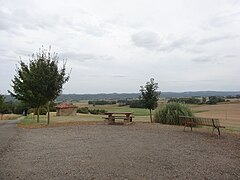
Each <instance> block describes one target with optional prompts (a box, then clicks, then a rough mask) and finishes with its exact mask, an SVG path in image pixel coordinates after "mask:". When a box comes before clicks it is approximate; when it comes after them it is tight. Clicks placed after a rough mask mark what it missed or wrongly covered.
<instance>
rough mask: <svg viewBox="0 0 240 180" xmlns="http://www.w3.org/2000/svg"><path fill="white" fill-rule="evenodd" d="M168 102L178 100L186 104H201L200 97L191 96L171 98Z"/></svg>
mask: <svg viewBox="0 0 240 180" xmlns="http://www.w3.org/2000/svg"><path fill="white" fill-rule="evenodd" d="M168 102H178V103H186V104H200V103H201V101H200V99H197V98H195V97H191V98H171V99H170V100H168Z"/></svg>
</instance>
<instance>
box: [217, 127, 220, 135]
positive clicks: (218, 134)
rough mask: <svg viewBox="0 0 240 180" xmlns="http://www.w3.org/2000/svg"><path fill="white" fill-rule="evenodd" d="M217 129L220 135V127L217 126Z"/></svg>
mask: <svg viewBox="0 0 240 180" xmlns="http://www.w3.org/2000/svg"><path fill="white" fill-rule="evenodd" d="M217 130H218V136H220V129H219V128H217Z"/></svg>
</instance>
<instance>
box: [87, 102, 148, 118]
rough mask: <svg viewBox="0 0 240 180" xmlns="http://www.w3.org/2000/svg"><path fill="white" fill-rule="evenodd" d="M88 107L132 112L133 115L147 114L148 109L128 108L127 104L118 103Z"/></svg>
mask: <svg viewBox="0 0 240 180" xmlns="http://www.w3.org/2000/svg"><path fill="white" fill-rule="evenodd" d="M89 108H90V109H104V110H106V111H109V112H110V111H114V112H133V114H134V116H149V110H148V109H143V108H130V107H129V106H118V105H96V106H95V107H93V106H91V107H89Z"/></svg>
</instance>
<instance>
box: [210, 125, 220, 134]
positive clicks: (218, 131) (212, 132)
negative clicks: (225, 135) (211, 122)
mask: <svg viewBox="0 0 240 180" xmlns="http://www.w3.org/2000/svg"><path fill="white" fill-rule="evenodd" d="M215 129H217V130H218V136H220V129H219V128H217V127H213V130H212V136H213V132H214V130H215Z"/></svg>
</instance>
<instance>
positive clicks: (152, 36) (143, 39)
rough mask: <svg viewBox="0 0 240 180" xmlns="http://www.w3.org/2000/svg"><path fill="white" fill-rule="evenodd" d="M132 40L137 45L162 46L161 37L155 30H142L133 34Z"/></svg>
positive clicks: (151, 47) (153, 47)
mask: <svg viewBox="0 0 240 180" xmlns="http://www.w3.org/2000/svg"><path fill="white" fill-rule="evenodd" d="M131 39H132V42H133V43H134V45H135V46H137V47H143V48H147V49H156V48H158V47H159V46H160V42H159V37H158V35H157V33H154V32H140V33H137V34H133V35H132V36H131Z"/></svg>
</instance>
